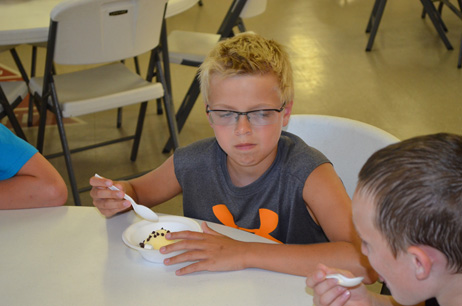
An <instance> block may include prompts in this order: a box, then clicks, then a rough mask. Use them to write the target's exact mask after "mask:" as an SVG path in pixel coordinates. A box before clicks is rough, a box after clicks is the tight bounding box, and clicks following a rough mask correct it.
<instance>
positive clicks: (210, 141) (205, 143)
mask: <svg viewBox="0 0 462 306" xmlns="http://www.w3.org/2000/svg"><path fill="white" fill-rule="evenodd" d="M218 150H220V146H219V145H218V142H217V141H216V139H215V137H210V138H205V139H202V140H199V141H196V142H194V143H192V144H190V145H187V146H185V147H181V148H178V149H176V150H175V153H174V154H173V162H174V164H175V167H178V166H179V167H183V166H187V165H191V163H192V162H193V163H194V164H196V165H197V164H199V163H203V162H206V163H207V162H210V160H211V158H212V157H213V156H214V155H216V154H217V151H218Z"/></svg>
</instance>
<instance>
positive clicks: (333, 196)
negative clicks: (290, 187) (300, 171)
mask: <svg viewBox="0 0 462 306" xmlns="http://www.w3.org/2000/svg"><path fill="white" fill-rule="evenodd" d="M303 198H304V200H305V203H306V204H307V209H308V211H309V212H310V214H311V216H312V217H313V219H314V220H315V221H316V222H317V223H318V224H319V225H320V226H321V227H322V229H323V231H324V233H325V234H326V236H327V237H328V238H329V241H330V243H327V244H322V245H321V246H320V247H323V248H325V249H323V250H320V253H318V254H317V253H313V255H310V257H311V256H315V257H313V258H312V259H313V260H314V262H313V264H312V265H311V267H312V268H314V266H315V265H316V264H317V263H324V264H326V265H328V266H335V267H338V268H340V269H344V270H348V271H352V272H353V274H355V275H361V276H364V277H365V282H366V283H370V282H375V281H376V279H377V275H376V273H375V272H374V271H373V269H372V268H371V267H370V264H369V261H368V260H367V257H366V256H364V255H362V253H361V240H360V238H359V236H358V234H357V233H356V230H355V228H354V225H353V219H352V211H351V200H350V198H349V196H348V194H347V193H346V190H345V187H344V186H343V183H342V181H341V180H340V178H339V177H338V175H337V173H336V172H335V170H334V168H333V166H332V165H331V164H327V163H326V164H323V165H321V166H319V167H318V168H316V169H315V170H314V171H313V172H312V173H311V174H310V176H309V177H308V179H307V180H306V183H305V187H304V190H303ZM319 256H320V257H319ZM310 270H311V271H312V269H310Z"/></svg>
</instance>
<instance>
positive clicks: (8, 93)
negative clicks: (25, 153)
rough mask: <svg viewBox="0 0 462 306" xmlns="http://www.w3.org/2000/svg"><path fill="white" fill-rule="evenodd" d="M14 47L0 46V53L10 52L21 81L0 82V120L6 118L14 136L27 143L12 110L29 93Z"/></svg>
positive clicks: (26, 79) (25, 76) (26, 80)
mask: <svg viewBox="0 0 462 306" xmlns="http://www.w3.org/2000/svg"><path fill="white" fill-rule="evenodd" d="M14 48H15V46H0V52H3V51H10V53H11V55H12V56H13V59H14V60H15V63H16V66H17V67H18V69H19V70H20V72H21V75H22V78H23V80H22V81H2V82H0V119H2V118H4V117H8V120H9V121H10V123H11V126H12V127H13V129H14V132H15V133H16V135H18V136H19V137H21V138H22V139H24V140H26V141H27V138H26V135H25V134H24V131H23V130H22V128H21V125H20V124H19V121H18V118H16V115H15V113H14V109H15V108H16V107H17V106H18V105H19V104H20V103H21V102H22V101H23V100H24V99H25V98H26V96H27V94H28V93H29V89H28V86H27V82H28V81H29V79H28V77H27V75H26V74H25V71H24V68H23V66H22V63H21V61H20V60H19V57H18V54H17V52H16V50H15V49H14Z"/></svg>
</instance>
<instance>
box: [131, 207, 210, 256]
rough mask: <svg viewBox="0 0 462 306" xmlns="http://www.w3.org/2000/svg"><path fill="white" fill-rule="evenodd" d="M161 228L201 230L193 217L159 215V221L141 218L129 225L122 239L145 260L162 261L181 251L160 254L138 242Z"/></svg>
mask: <svg viewBox="0 0 462 306" xmlns="http://www.w3.org/2000/svg"><path fill="white" fill-rule="evenodd" d="M161 228H164V229H166V230H169V231H171V232H179V231H194V232H202V229H201V227H200V225H199V223H197V222H196V221H194V220H193V219H189V218H186V217H180V216H160V217H159V221H157V222H150V221H146V220H143V221H140V222H137V223H135V224H132V225H130V226H129V227H127V229H126V230H125V231H124V232H123V234H122V240H123V241H124V243H125V244H126V245H127V246H128V247H130V248H132V249H135V250H137V251H138V252H140V254H141V256H143V258H144V259H146V260H147V261H150V262H156V263H162V262H163V261H164V259H165V258H169V257H172V256H175V255H178V254H180V253H182V252H173V253H169V254H161V253H160V252H159V250H154V249H152V250H149V249H144V248H141V247H140V242H143V241H144V239H146V238H147V237H148V236H149V234H151V233H152V232H153V231H156V230H160V229H161Z"/></svg>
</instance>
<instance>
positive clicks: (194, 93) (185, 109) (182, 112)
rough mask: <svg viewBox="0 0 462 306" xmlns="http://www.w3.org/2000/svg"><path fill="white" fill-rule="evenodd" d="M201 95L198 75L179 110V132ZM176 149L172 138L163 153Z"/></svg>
mask: <svg viewBox="0 0 462 306" xmlns="http://www.w3.org/2000/svg"><path fill="white" fill-rule="evenodd" d="M199 94H200V83H199V79H198V75H197V74H196V77H195V78H194V80H193V82H192V83H191V85H190V86H189V89H188V92H187V93H186V95H185V97H184V99H183V102H182V103H181V105H180V108H179V109H178V111H177V113H176V116H175V119H176V122H177V125H178V131H181V130H182V129H183V126H184V124H185V123H186V119H187V118H188V116H189V114H190V113H191V110H192V108H193V106H194V104H195V103H196V100H197V98H198V97H199ZM172 148H174V143H173V140H172V138H171V137H170V138H169V139H168V141H167V143H166V144H165V147H164V149H163V151H162V153H168V152H170V151H171V150H172Z"/></svg>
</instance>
